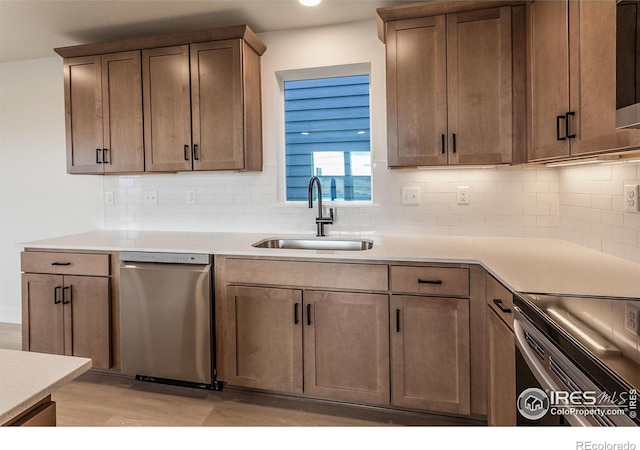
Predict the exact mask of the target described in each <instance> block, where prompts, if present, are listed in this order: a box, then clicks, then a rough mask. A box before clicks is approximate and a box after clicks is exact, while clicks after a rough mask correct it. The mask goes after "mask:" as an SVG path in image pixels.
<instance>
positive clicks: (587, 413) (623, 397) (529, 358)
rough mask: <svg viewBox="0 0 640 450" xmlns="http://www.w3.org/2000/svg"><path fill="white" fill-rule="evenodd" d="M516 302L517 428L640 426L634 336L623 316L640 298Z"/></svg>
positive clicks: (520, 297)
mask: <svg viewBox="0 0 640 450" xmlns="http://www.w3.org/2000/svg"><path fill="white" fill-rule="evenodd" d="M514 304H515V305H516V306H515V312H514V333H515V340H516V389H517V391H516V394H517V397H518V400H517V409H518V425H572V426H637V425H639V424H640V423H639V422H638V417H637V409H638V408H637V390H638V387H639V385H640V364H639V363H638V352H637V342H638V336H637V333H636V332H635V331H634V330H631V331H630V330H629V329H627V328H629V327H625V314H624V312H626V311H629V310H630V311H633V312H635V311H636V310H638V311H640V309H636V308H638V307H640V299H626V298H625V299H618V298H610V297H609V298H606V297H581V296H570V295H555V294H534V293H524V294H522V293H520V294H516V295H514ZM617 312H620V313H621V314H617ZM618 316H619V319H620V321H619V322H616V318H617V317H618ZM612 322H615V323H616V325H617V326H613V325H612ZM620 328H624V330H621V329H620ZM623 331H624V332H623ZM634 349H635V350H634Z"/></svg>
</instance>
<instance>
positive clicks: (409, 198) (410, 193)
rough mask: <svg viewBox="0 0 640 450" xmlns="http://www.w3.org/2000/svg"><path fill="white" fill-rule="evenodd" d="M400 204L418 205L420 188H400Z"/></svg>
mask: <svg viewBox="0 0 640 450" xmlns="http://www.w3.org/2000/svg"><path fill="white" fill-rule="evenodd" d="M402 204H403V205H419V204H420V188H417V187H404V188H402Z"/></svg>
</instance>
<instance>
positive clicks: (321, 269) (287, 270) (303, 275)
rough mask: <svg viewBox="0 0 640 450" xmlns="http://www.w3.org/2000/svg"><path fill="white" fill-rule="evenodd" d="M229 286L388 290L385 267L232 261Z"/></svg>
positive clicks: (271, 261)
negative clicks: (242, 284)
mask: <svg viewBox="0 0 640 450" xmlns="http://www.w3.org/2000/svg"><path fill="white" fill-rule="evenodd" d="M226 271H227V273H226V279H227V283H245V284H259V285H273V286H293V287H307V288H327V289H356V290H365V291H387V290H388V289H389V274H388V270H387V266H386V265H384V264H379V265H378V264H345V263H330V262H306V261H302V262H301V261H276V260H261V259H232V258H230V259H228V260H227V264H226Z"/></svg>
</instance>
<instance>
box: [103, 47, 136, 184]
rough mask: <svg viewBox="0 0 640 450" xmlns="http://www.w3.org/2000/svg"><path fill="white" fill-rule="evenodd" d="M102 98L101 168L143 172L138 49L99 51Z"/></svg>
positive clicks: (115, 170) (109, 170) (121, 171)
mask: <svg viewBox="0 0 640 450" xmlns="http://www.w3.org/2000/svg"><path fill="white" fill-rule="evenodd" d="M102 99H103V100H102V104H103V129H104V146H103V147H104V150H105V152H104V153H103V158H102V162H103V167H104V171H105V172H107V173H113V172H120V173H123V172H143V171H144V148H143V136H142V69H141V62H140V51H133V52H123V53H112V54H108V55H102Z"/></svg>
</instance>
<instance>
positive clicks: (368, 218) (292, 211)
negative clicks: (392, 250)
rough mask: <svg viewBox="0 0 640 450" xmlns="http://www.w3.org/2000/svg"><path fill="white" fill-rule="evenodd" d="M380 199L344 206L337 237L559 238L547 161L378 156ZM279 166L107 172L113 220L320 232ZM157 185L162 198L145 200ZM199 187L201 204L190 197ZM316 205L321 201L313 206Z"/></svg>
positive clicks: (108, 211)
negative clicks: (391, 163) (407, 192)
mask: <svg viewBox="0 0 640 450" xmlns="http://www.w3.org/2000/svg"><path fill="white" fill-rule="evenodd" d="M373 167H374V172H373V179H374V189H373V191H374V203H373V204H366V205H362V204H360V205H346V206H345V205H337V206H336V208H337V213H336V219H337V220H336V223H335V224H334V225H331V226H328V227H327V230H328V231H329V232H330V233H332V234H344V233H375V234H382V233H385V234H409V235H452V236H453V235H457V236H459V235H465V236H510V237H525V236H532V237H556V236H557V235H558V224H559V222H560V219H559V205H558V199H559V192H558V186H559V183H558V172H557V171H555V170H553V169H547V168H510V167H498V168H494V169H424V170H422V169H421V170H402V169H400V170H390V169H387V167H386V165H385V164H381V163H374V165H373ZM277 176H278V171H277V168H276V166H275V165H266V166H265V167H264V171H263V172H261V173H237V172H221V173H217V172H207V173H178V174H143V175H136V176H106V177H104V191H105V192H113V193H114V204H113V205H105V227H106V228H110V229H129V230H170V231H173V230H180V231H190V230H191V231H200V230H207V231H245V232H264V233H300V232H302V233H307V232H308V233H312V232H314V231H315V222H314V218H315V215H316V209H315V208H314V209H313V210H310V209H309V208H307V205H306V203H305V202H302V203H300V204H282V203H279V201H278V192H277ZM459 185H465V186H469V188H470V191H471V192H470V200H471V204H469V205H457V204H456V189H457V186H459ZM403 187H417V188H419V189H420V196H421V201H422V203H421V204H420V205H412V206H405V205H402V204H401V195H400V192H401V189H402V188H403ZM146 190H156V191H157V192H158V204H156V205H145V204H143V203H142V192H143V191H146ZM187 190H195V191H196V196H197V202H196V204H188V203H187ZM314 206H315V205H314Z"/></svg>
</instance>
